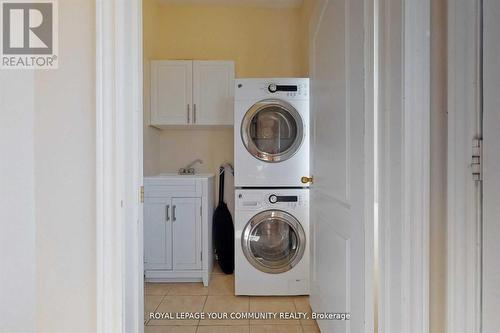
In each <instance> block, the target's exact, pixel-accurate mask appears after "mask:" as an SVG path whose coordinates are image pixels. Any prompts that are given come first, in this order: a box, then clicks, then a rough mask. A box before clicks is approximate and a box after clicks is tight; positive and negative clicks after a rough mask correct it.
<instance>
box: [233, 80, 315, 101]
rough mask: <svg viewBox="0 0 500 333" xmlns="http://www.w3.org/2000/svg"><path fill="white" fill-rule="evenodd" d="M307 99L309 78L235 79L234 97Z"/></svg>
mask: <svg viewBox="0 0 500 333" xmlns="http://www.w3.org/2000/svg"><path fill="white" fill-rule="evenodd" d="M264 98H282V99H308V98H309V79H307V78H296V79H294V78H278V79H238V80H236V90H235V99H236V100H245V99H264Z"/></svg>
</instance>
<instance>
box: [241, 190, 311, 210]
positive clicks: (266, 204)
mask: <svg viewBox="0 0 500 333" xmlns="http://www.w3.org/2000/svg"><path fill="white" fill-rule="evenodd" d="M307 204H308V196H307V195H302V194H295V193H280V192H267V193H266V192H257V191H256V192H255V193H248V192H247V193H240V194H238V195H237V197H236V206H237V207H238V208H239V209H244V210H260V209H280V208H281V209H285V208H288V209H290V208H291V209H293V208H296V207H303V206H305V205H307Z"/></svg>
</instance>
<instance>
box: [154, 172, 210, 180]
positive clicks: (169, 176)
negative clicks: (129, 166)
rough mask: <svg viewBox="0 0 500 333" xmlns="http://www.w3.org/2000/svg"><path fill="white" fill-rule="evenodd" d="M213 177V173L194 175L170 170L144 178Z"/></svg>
mask: <svg viewBox="0 0 500 333" xmlns="http://www.w3.org/2000/svg"><path fill="white" fill-rule="evenodd" d="M212 177H214V174H213V173H196V174H194V175H179V174H178V173H174V172H170V173H160V174H159V175H156V176H152V177H145V178H178V179H184V178H212Z"/></svg>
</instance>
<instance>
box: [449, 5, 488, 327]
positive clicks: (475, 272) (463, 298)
mask: <svg viewBox="0 0 500 333" xmlns="http://www.w3.org/2000/svg"><path fill="white" fill-rule="evenodd" d="M480 6H481V0H449V1H448V214H447V215H448V218H447V263H448V264H447V266H448V267H447V307H448V309H447V331H448V332H450V333H451V332H453V333H479V332H480V325H481V217H480V215H478V211H479V207H480V201H479V200H480V197H479V193H480V192H479V191H480V189H478V188H477V187H476V184H475V182H474V180H473V177H472V172H471V168H470V164H471V160H472V153H473V152H472V143H473V142H472V140H473V138H475V137H479V138H480V137H481V126H480V116H479V115H480V108H481V86H480V82H481V66H480V63H481V62H480V60H481V44H480V43H481V41H480V33H481V12H480V10H481V7H480Z"/></svg>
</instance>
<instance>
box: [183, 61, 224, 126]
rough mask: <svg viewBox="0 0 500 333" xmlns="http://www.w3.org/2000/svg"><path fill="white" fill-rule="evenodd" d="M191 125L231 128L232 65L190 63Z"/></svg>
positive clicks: (211, 62) (207, 62) (206, 62)
mask: <svg viewBox="0 0 500 333" xmlns="http://www.w3.org/2000/svg"><path fill="white" fill-rule="evenodd" d="M193 94H194V95H193V103H194V104H193V122H194V123H195V124H198V125H233V108H234V100H233V99H234V62H232V61H194V65H193Z"/></svg>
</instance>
